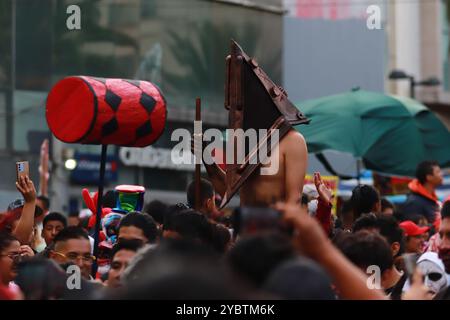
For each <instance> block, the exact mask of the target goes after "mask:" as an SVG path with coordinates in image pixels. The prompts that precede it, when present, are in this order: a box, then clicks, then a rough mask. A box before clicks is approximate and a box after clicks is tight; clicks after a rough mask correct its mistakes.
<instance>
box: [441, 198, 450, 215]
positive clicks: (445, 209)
mask: <svg viewBox="0 0 450 320" xmlns="http://www.w3.org/2000/svg"><path fill="white" fill-rule="evenodd" d="M441 218H442V219H450V200H447V201H445V202H444V205H443V206H442V210H441Z"/></svg>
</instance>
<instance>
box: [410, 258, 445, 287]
mask: <svg viewBox="0 0 450 320" xmlns="http://www.w3.org/2000/svg"><path fill="white" fill-rule="evenodd" d="M417 267H418V268H419V269H420V271H422V274H423V275H424V277H425V280H424V284H425V285H426V286H427V287H428V288H430V290H431V291H432V292H433V293H434V294H437V293H438V292H439V291H441V290H442V289H444V288H446V287H447V275H446V273H445V271H444V270H445V269H444V265H443V263H442V261H441V260H440V259H439V257H438V255H437V254H436V253H435V252H426V253H424V254H423V255H422V256H421V257H420V258H419V260H418V261H417Z"/></svg>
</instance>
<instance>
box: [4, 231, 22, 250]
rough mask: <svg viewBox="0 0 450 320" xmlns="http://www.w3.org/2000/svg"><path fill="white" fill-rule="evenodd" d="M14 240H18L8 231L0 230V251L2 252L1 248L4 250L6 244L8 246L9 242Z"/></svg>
mask: <svg viewBox="0 0 450 320" xmlns="http://www.w3.org/2000/svg"><path fill="white" fill-rule="evenodd" d="M14 241H19V240H17V238H16V237H14V236H13V235H12V234H10V233H9V232H4V231H2V232H0V252H3V250H5V249H6V248H7V247H8V246H10V245H11V243H13V242H14Z"/></svg>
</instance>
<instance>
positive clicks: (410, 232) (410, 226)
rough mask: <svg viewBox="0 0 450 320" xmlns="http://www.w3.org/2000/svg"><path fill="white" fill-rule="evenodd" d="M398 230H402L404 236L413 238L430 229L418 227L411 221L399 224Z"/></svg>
mask: <svg viewBox="0 0 450 320" xmlns="http://www.w3.org/2000/svg"><path fill="white" fill-rule="evenodd" d="M399 226H400V228H402V229H403V231H404V232H405V235H406V236H410V237H414V236H418V235H421V234H424V233H425V232H427V231H428V230H429V229H430V227H419V226H418V225H417V224H415V223H414V222H412V221H411V220H407V221H403V222H402V223H400V224H399Z"/></svg>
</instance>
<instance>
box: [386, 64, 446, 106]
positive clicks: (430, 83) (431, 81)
mask: <svg viewBox="0 0 450 320" xmlns="http://www.w3.org/2000/svg"><path fill="white" fill-rule="evenodd" d="M389 79H391V80H402V79H408V80H409V90H410V95H411V98H413V99H414V98H415V97H416V92H415V87H416V86H424V87H435V86H438V85H440V84H441V81H440V80H439V79H438V78H436V77H430V78H428V79H425V80H422V81H416V79H415V78H414V76H412V75H409V74H406V72H405V71H403V70H392V71H391V73H390V74H389Z"/></svg>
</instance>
